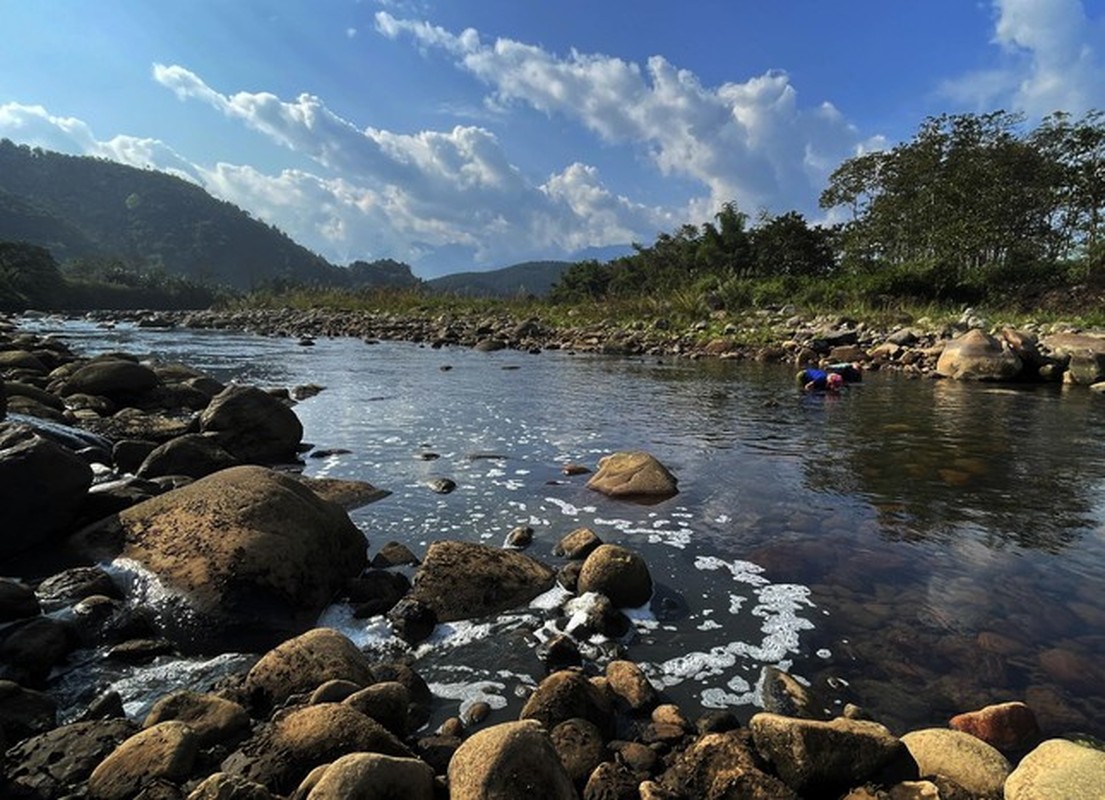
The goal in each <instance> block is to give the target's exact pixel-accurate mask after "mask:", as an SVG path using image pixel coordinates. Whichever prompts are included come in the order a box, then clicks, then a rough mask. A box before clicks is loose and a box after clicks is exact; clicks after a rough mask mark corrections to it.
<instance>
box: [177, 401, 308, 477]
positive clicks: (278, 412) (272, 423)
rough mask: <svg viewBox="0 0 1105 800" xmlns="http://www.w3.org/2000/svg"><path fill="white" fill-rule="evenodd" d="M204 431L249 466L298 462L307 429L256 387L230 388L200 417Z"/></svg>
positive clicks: (284, 408) (288, 411)
mask: <svg viewBox="0 0 1105 800" xmlns="http://www.w3.org/2000/svg"><path fill="white" fill-rule="evenodd" d="M199 422H200V431H201V432H202V433H210V434H213V435H214V436H215V439H216V441H217V442H218V443H219V444H220V445H221V446H222V447H223V448H224V449H226V450H227V451H228V452H230V453H231V454H232V455H234V456H235V457H236V458H238V459H240V460H241V461H244V462H247V463H275V462H279V461H283V460H290V459H294V458H295V456H296V450H297V448H298V446H299V442H300V440H301V439H302V438H303V425H302V424H301V423H300V421H299V418H298V417H297V416H296V415H295V412H294V411H292V410H291V409H290V408H289V407H288V406H287V405H285V404H284V403H282V402H280V401H279V400H277V399H276V398H274V397H272V396H271V395H270V394H268V393H266V392H263V391H261V390H260V389H258V388H256V387H254V386H228V387H227V388H226V389H224V390H223V391H222V392H220V393H219V394H217V395H215V396H214V397H213V398H211V403H210V404H209V405H208V406H207V408H206V409H204V411H203V413H202V414H201V415H200V420H199Z"/></svg>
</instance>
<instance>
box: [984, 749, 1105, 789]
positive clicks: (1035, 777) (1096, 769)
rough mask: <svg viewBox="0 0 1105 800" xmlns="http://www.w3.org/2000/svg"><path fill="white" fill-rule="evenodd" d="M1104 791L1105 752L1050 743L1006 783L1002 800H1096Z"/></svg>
mask: <svg viewBox="0 0 1105 800" xmlns="http://www.w3.org/2000/svg"><path fill="white" fill-rule="evenodd" d="M1102 787H1105V752H1102V751H1101V750H1094V749H1091V748H1089V747H1084V746H1082V745H1080V744H1075V743H1074V742H1069V741H1066V740H1064V739H1049V740H1048V741H1046V742H1043V743H1042V744H1040V745H1039V746H1038V747H1036V749H1035V750H1033V751H1032V752H1031V753H1029V754H1028V755H1026V756H1025V757H1024V758H1023V759H1021V762H1020V763H1019V764H1017V768H1016V769H1015V770H1013V772H1012V773H1011V774H1010V775H1009V777H1008V778H1007V779H1006V781H1005V788H1004V791H1005V800H1058V798H1063V800H1097V798H1100V797H1101V791H1102Z"/></svg>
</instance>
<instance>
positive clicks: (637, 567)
mask: <svg viewBox="0 0 1105 800" xmlns="http://www.w3.org/2000/svg"><path fill="white" fill-rule="evenodd" d="M576 587H577V590H578V591H579V592H580V593H581V594H582V593H584V592H598V593H599V594H603V595H606V596H607V597H608V598H610V602H611V603H613V604H614V606H615V607H617V608H637V607H639V606H643V605H644V604H645V603H647V602H648V600H649V598H650V597H652V576H651V575H650V574H649V571H648V564H646V563H645V560H644V559H643V558H641V556H640V555H638V554H637V553H635V552H633V551H632V550H630V549H629V548H627V547H622V546H620V545H616V544H603V545H599V546H598V547H597V548H595V550H594V551H593V552H592V553H591V555H589V556H587V558H586V560H585V561H584V562H583V568H582V569H581V570H580V572H579V581H578V582H577V584H576Z"/></svg>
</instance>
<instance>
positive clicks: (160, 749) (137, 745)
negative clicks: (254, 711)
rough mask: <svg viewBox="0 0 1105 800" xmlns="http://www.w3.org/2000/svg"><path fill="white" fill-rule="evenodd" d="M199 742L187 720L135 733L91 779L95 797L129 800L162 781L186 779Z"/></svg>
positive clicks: (108, 799)
mask: <svg viewBox="0 0 1105 800" xmlns="http://www.w3.org/2000/svg"><path fill="white" fill-rule="evenodd" d="M198 751H199V742H198V740H197V738H196V735H195V734H194V733H192V731H191V729H190V728H189V727H188V726H187V725H185V724H184V723H183V722H162V723H160V724H158V725H155V726H153V727H152V728H147V729H146V730H144V731H142V732H141V733H136V734H135V735H134V736H131V737H130V738H129V739H127V740H126V741H125V742H123V743H122V744H121V745H119V746H118V747H117V748H115V750H114V751H113V752H112V753H111V755H109V756H108V757H107V758H105V759H104V760H103V761H101V762H100V764H99V765H98V766H97V767H96V768H95V769H94V770H93V771H92V775H91V776H89V778H88V793H89V796H91V797H92V798H95V800H128V798H131V797H134V796H135V795H136V794H138V793H139V792H140V791H141V790H142V789H143V788H144V787H146V786H148V785H150V784H152V783H154V782H155V781H158V780H162V779H163V780H166V781H170V782H172V783H180V782H182V781H184V780H185V779H186V778H187V777H188V775H189V773H190V772H191V770H192V765H193V764H194V763H195V759H196V755H197V753H198Z"/></svg>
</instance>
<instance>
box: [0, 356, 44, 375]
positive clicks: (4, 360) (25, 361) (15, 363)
mask: <svg viewBox="0 0 1105 800" xmlns="http://www.w3.org/2000/svg"><path fill="white" fill-rule="evenodd" d="M15 369H25V370H30V371H31V372H38V373H42V374H45V373H46V371H47V370H46V365H45V364H43V363H42V361H41V360H40V359H39V357H38V356H36V355H35V354H34V353H31V352H28V351H27V350H0V372H6V371H8V370H15Z"/></svg>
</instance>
